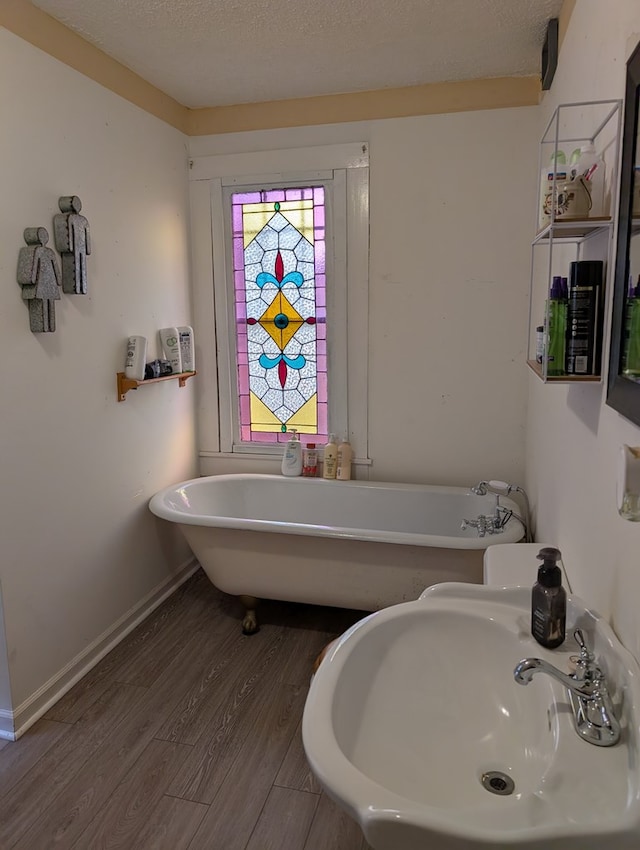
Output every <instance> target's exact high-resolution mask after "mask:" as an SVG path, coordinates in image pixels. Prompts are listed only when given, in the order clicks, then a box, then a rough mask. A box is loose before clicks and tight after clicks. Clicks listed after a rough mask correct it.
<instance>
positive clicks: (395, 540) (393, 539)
mask: <svg viewBox="0 0 640 850" xmlns="http://www.w3.org/2000/svg"><path fill="white" fill-rule="evenodd" d="M239 477H242V478H244V479H248V480H264V479H270V480H276V481H278V482H282V481H286V482H291V483H292V484H293V486H300V485H303V486H317V485H320V486H329V487H332V486H336V487H341V488H342V487H356V488H364V489H368V488H373V487H377V488H380V487H384V488H387V489H401V490H421V491H427V492H429V491H433V492H439V493H460V491H461V490H464V488H462V487H446V486H440V485H429V484H403V483H398V482H384V481H330V480H326V479H312V478H302V477H299V478H285V477H283V476H279V475H264V474H261V473H243V474H242V475H241V476H239V475H237V474H233V473H231V474H226V475H211V476H201V477H198V478H190V479H188V480H187V481H182V482H179V483H178V484H174V485H172V486H170V487H166V488H165V489H164V490H160V491H159V492H158V493H156V494H155V495H154V496H153V497H152V498H151V500H150V502H149V509H150V510H151V512H152V513H153V514H155V515H156V516H158V517H160V518H161V519H164V520H167V521H169V522H175V523H178V524H179V525H193V526H202V527H206V528H232V529H237V530H240V531H261V532H267V533H272V534H294V535H300V536H303V537H329V538H334V539H342V540H363V541H368V542H371V543H389V544H392V545H405V546H423V547H434V548H440V549H486V548H487V547H488V546H490V545H494V544H500V543H517V542H518V541H520V540H521V539H522V538H523V536H524V527H523V526H522V524H521V523H520V522H519V521H518V520H517V519H515V517H512V518H511V519H510V520H509V522H508V524H507V526H506V528H505V530H504V532H503V533H501V534H493V535H487V536H485V537H479V536H477V535H475V533H474V536H473V537H471V536H469V537H462V536H460V537H454V536H449V535H436V534H419V533H410V532H400V531H391V530H386V529H380V530H379V529H370V528H349V527H343V526H329V525H314V524H312V523H297V522H296V523H294V522H286V521H279V520H259V519H248V518H242V517H229V516H215V515H210V514H196V513H188V512H186V511H180V510H177V509H176V508H175V507H173V506H171V505H169V504H167V502H166V499H167V498H170V497H171V496H174V495H175V494H176V493H177V492H178V491H179V490H181V489H183V488H185V487H188V486H189V485H192V484H202V483H203V482H204V481H206V480H207V479H209V478H211V479H216V481H220V482H223V481H224V480H237V479H238V478H239ZM502 503H503V504H504V506H505V507H509V508H512V509H514V510H517V506H516V505H515V503H513V502H511V500H509V499H503V500H502Z"/></svg>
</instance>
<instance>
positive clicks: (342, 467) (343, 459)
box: [336, 437, 352, 481]
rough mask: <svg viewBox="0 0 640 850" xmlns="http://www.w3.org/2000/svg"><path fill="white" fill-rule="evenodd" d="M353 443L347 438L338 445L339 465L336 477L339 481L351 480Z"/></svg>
mask: <svg viewBox="0 0 640 850" xmlns="http://www.w3.org/2000/svg"><path fill="white" fill-rule="evenodd" d="M351 457H352V450H351V443H350V442H349V440H347V438H346V437H345V439H344V440H343V441H342V442H341V443H340V445H339V446H338V465H337V468H336V478H337V479H338V481H349V479H350V478H351Z"/></svg>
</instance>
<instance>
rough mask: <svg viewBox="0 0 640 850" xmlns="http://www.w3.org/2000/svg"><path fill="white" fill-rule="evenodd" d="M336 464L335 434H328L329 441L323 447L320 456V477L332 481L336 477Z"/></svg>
mask: <svg viewBox="0 0 640 850" xmlns="http://www.w3.org/2000/svg"><path fill="white" fill-rule="evenodd" d="M337 465H338V444H337V443H336V435H335V434H329V442H328V443H327V444H326V446H325V447H324V454H323V458H322V477H323V478H327V479H329V480H330V481H333V480H334V479H335V477H336V467H337Z"/></svg>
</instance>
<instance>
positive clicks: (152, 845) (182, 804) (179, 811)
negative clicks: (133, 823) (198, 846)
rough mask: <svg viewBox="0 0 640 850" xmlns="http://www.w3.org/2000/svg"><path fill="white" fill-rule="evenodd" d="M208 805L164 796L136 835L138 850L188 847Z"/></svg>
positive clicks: (183, 849) (167, 849) (136, 847)
mask: <svg viewBox="0 0 640 850" xmlns="http://www.w3.org/2000/svg"><path fill="white" fill-rule="evenodd" d="M207 810H208V806H205V805H203V804H202V803H192V802H191V801H190V800H179V799H178V798H177V797H168V796H166V795H165V796H163V797H161V798H160V800H159V801H158V803H157V805H156V807H155V808H154V810H153V811H152V812H151V813H150V815H149V819H148V820H147V823H146V824H145V826H144V827H143V828H142V830H141V832H139V833H138V835H137V836H136V843H135V850H187V848H188V847H189V844H190V843H191V839H192V838H193V835H194V833H195V832H196V831H197V829H198V827H199V826H200V823H201V822H202V819H203V818H204V816H205V815H206V813H207Z"/></svg>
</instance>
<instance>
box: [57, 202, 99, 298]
mask: <svg viewBox="0 0 640 850" xmlns="http://www.w3.org/2000/svg"><path fill="white" fill-rule="evenodd" d="M58 206H59V207H60V213H59V214H58V215H54V217H53V235H54V239H55V243H56V248H57V249H58V251H60V255H61V257H62V290H63V292H69V293H71V294H72V295H86V294H87V255H88V254H90V253H91V236H90V234H89V222H88V221H87V219H86V218H85V217H84V216H83V215H80V210H81V209H82V201H81V200H80V198H79V197H78V196H77V195H64V196H63V197H61V198H59V199H58Z"/></svg>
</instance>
